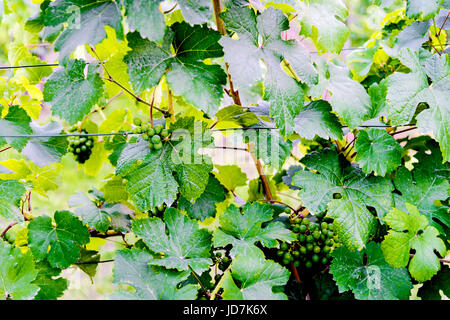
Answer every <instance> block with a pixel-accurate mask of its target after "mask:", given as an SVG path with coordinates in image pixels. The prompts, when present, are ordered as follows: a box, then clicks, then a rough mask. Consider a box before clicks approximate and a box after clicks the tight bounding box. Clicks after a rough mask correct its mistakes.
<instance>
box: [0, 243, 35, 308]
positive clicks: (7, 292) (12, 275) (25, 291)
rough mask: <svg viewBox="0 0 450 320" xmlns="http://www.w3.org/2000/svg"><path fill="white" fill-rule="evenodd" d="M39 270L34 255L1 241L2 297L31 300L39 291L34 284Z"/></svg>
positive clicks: (0, 294)
mask: <svg viewBox="0 0 450 320" xmlns="http://www.w3.org/2000/svg"><path fill="white" fill-rule="evenodd" d="M37 274H38V272H37V270H36V268H35V265H34V261H33V256H32V255H31V254H30V253H29V252H28V253H25V254H22V253H21V252H20V249H19V248H12V247H11V246H10V245H9V244H7V243H6V242H5V241H1V242H0V299H1V300H5V299H10V298H12V299H14V300H29V299H32V298H33V297H34V296H35V295H36V294H37V293H38V291H39V287H38V286H37V285H35V284H33V281H34V280H35V279H36V276H37Z"/></svg>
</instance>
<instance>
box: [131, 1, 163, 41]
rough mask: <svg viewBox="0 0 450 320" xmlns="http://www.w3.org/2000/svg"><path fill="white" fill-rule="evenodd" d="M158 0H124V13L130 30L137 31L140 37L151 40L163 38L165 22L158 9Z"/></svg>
mask: <svg viewBox="0 0 450 320" xmlns="http://www.w3.org/2000/svg"><path fill="white" fill-rule="evenodd" d="M160 2H161V1H160V0H156V1H155V0H125V1H123V5H124V7H125V14H126V16H127V21H128V25H129V26H130V31H135V30H137V31H139V33H140V34H141V35H142V37H144V38H147V39H149V40H151V41H155V42H160V41H162V40H163V37H164V31H165V29H166V24H165V22H164V15H163V13H162V12H161V10H160V9H159V6H160Z"/></svg>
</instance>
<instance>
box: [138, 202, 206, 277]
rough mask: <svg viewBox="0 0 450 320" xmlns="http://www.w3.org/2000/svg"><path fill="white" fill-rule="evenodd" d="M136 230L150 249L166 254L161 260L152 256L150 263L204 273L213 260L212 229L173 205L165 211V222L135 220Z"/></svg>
mask: <svg viewBox="0 0 450 320" xmlns="http://www.w3.org/2000/svg"><path fill="white" fill-rule="evenodd" d="M166 230H167V231H168V234H166ZM133 232H134V233H135V234H136V235H137V236H138V237H141V238H142V240H143V241H144V243H145V244H146V245H147V246H148V247H149V248H150V250H152V251H153V252H155V253H163V254H164V255H163V256H162V257H161V259H158V258H155V259H150V260H149V261H148V263H150V264H153V265H159V266H164V267H166V268H169V269H177V270H180V271H183V270H189V269H192V270H193V271H194V272H196V273H198V274H201V273H202V272H203V271H205V270H207V269H208V268H209V265H210V264H211V263H212V261H211V259H210V254H209V251H210V250H211V235H210V234H209V232H208V231H207V230H206V229H200V228H199V225H198V223H197V222H196V221H195V220H191V219H189V218H188V217H186V216H185V215H183V214H181V213H180V212H179V211H178V210H176V209H174V208H169V209H167V210H166V211H165V212H164V222H163V221H162V220H161V219H159V218H147V219H140V220H134V221H133Z"/></svg>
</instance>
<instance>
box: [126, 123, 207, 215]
mask: <svg viewBox="0 0 450 320" xmlns="http://www.w3.org/2000/svg"><path fill="white" fill-rule="evenodd" d="M170 128H171V130H172V131H173V132H172V136H171V141H170V142H165V143H164V144H163V148H162V149H161V150H151V151H150V149H149V148H148V145H147V144H145V142H142V141H141V140H138V142H137V143H135V145H136V148H134V147H130V148H128V147H126V148H125V149H124V151H123V153H122V155H121V157H120V158H119V160H118V165H117V166H118V169H117V173H118V174H126V176H125V177H126V179H127V180H128V184H127V191H128V192H129V193H130V196H131V199H132V200H133V201H134V202H135V203H136V205H137V207H138V209H139V210H142V211H145V210H152V209H153V208H154V207H156V206H159V205H161V204H163V203H166V204H167V205H169V206H170V205H171V204H172V203H173V202H174V201H175V199H176V197H177V191H178V190H179V191H180V192H181V195H182V196H183V197H184V198H186V199H187V200H189V201H193V200H196V199H197V198H199V197H200V195H201V194H202V193H203V191H204V190H205V187H206V184H207V183H208V177H209V172H211V170H212V164H211V160H210V158H209V157H208V156H206V155H200V154H199V153H198V150H199V149H200V148H201V147H207V146H209V145H210V144H211V142H212V137H211V134H210V132H209V131H207V129H206V128H207V125H206V124H205V123H202V122H196V121H195V120H194V118H193V117H186V118H179V119H178V120H177V121H176V122H175V123H174V124H172V125H171V127H170ZM136 150H139V151H136ZM122 156H123V157H122ZM139 159H142V163H141V164H139V165H134V164H135V162H136V160H139Z"/></svg>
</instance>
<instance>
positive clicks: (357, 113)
mask: <svg viewBox="0 0 450 320" xmlns="http://www.w3.org/2000/svg"><path fill="white" fill-rule="evenodd" d="M328 67H329V72H330V81H329V83H328V87H327V88H328V90H329V91H330V92H331V93H332V95H331V99H330V102H331V105H332V107H333V110H334V111H335V112H337V113H338V115H340V116H341V117H342V118H343V119H344V121H345V123H346V124H347V125H348V126H349V128H350V129H354V128H356V127H357V126H359V125H361V124H362V123H363V122H364V121H365V120H368V116H369V114H370V110H371V101H370V97H369V95H368V93H367V92H366V90H365V89H364V87H363V86H362V85H361V84H360V83H359V82H357V81H355V80H352V79H351V78H350V77H349V76H348V69H347V68H345V67H339V66H336V65H334V64H333V63H330V64H329V66H328Z"/></svg>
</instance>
